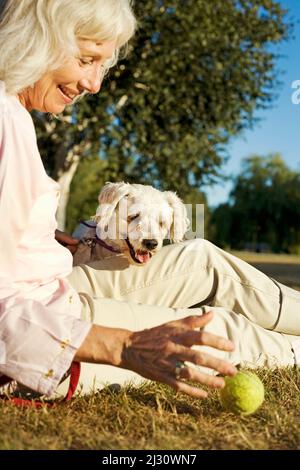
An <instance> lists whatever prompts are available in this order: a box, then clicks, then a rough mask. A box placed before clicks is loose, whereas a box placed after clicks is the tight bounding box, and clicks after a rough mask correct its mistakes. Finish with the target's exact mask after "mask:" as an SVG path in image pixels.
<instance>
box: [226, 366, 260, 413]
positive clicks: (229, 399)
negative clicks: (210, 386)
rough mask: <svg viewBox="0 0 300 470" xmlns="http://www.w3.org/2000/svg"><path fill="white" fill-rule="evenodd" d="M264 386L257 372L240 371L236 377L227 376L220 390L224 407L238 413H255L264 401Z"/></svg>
mask: <svg viewBox="0 0 300 470" xmlns="http://www.w3.org/2000/svg"><path fill="white" fill-rule="evenodd" d="M264 397H265V393H264V386H263V383H262V382H261V380H260V379H259V378H258V377H257V375H256V374H253V373H252V372H248V371H239V372H238V373H237V374H236V375H235V376H234V377H225V387H224V388H223V389H222V390H221V392H220V398H221V403H222V405H223V406H224V408H225V409H226V410H228V411H231V412H232V413H235V414H237V415H250V414H251V413H254V412H255V411H256V410H257V409H258V408H259V407H260V405H261V404H262V402H263V401H264Z"/></svg>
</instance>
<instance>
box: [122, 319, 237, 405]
mask: <svg viewBox="0 0 300 470" xmlns="http://www.w3.org/2000/svg"><path fill="white" fill-rule="evenodd" d="M211 319H212V313H211V312H209V313H207V314H204V315H202V316H190V317H186V318H184V319H182V320H178V321H174V322H170V323H165V324H163V325H160V326H157V327H155V328H151V329H148V330H143V331H138V332H133V333H132V334H131V335H130V337H129V341H128V343H127V346H126V347H125V349H124V351H123V353H122V356H121V363H120V367H123V368H125V369H130V370H133V371H135V372H137V373H138V374H140V375H142V376H143V377H145V378H147V379H151V380H156V381H159V382H163V383H166V384H168V385H170V386H171V387H173V388H174V389H175V390H177V391H179V392H184V393H186V394H188V395H191V396H194V397H196V398H205V397H206V396H207V392H205V391H204V390H201V389H199V388H197V387H193V386H191V385H189V384H188V383H186V382H184V380H186V379H187V380H193V381H196V382H199V383H200V384H203V385H208V386H209V387H212V388H222V387H223V386H224V385H225V382H224V379H223V378H221V377H214V376H212V375H208V374H206V373H204V372H201V371H200V370H199V369H198V370H197V368H194V367H189V366H188V365H185V366H184V367H183V368H182V369H181V370H180V377H177V378H176V374H175V369H176V366H177V365H178V363H184V362H185V361H187V362H190V363H193V364H195V365H197V366H204V367H208V368H211V369H214V370H216V371H217V372H219V373H220V374H223V375H235V373H236V372H237V370H236V368H235V367H234V366H233V365H231V364H229V363H228V362H226V361H224V360H221V359H218V358H216V357H214V356H212V355H210V354H207V353H204V352H201V351H199V350H195V349H191V346H193V345H203V346H210V347H212V348H216V349H220V350H223V351H233V349H234V345H233V343H232V342H231V341H229V340H227V339H225V338H221V337H219V336H216V335H213V334H210V333H206V332H205V331H201V330H200V331H199V330H195V328H197V329H199V328H203V327H204V326H205V325H206V324H207V323H208V322H210V321H211Z"/></svg>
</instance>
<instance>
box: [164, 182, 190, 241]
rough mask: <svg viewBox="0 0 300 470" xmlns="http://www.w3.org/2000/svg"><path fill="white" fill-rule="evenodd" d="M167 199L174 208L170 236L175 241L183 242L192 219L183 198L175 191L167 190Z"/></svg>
mask: <svg viewBox="0 0 300 470" xmlns="http://www.w3.org/2000/svg"><path fill="white" fill-rule="evenodd" d="M164 196H165V198H166V201H167V202H168V204H169V205H170V206H171V207H172V209H173V221H172V225H171V229H170V238H171V240H172V241H173V242H174V243H178V242H181V241H182V240H183V239H184V234H185V233H186V232H187V231H188V229H189V228H190V225H191V224H190V220H189V219H188V216H187V211H186V207H185V205H184V204H183V202H182V200H181V199H180V198H179V197H178V196H177V194H176V193H174V192H173V191H165V192H164Z"/></svg>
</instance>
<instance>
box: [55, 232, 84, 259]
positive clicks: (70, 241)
mask: <svg viewBox="0 0 300 470" xmlns="http://www.w3.org/2000/svg"><path fill="white" fill-rule="evenodd" d="M55 240H57V241H58V242H59V243H60V244H61V245H63V246H65V247H66V248H68V250H70V252H71V253H72V255H74V253H76V251H77V248H78V244H79V240H77V239H76V238H73V237H71V235H68V234H67V233H65V232H62V231H61V230H55Z"/></svg>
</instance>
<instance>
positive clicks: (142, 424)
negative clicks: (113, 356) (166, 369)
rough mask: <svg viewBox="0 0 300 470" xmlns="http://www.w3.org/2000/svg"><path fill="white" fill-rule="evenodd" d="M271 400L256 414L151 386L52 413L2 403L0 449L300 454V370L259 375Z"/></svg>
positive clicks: (82, 401)
mask: <svg viewBox="0 0 300 470" xmlns="http://www.w3.org/2000/svg"><path fill="white" fill-rule="evenodd" d="M258 375H259V376H260V378H261V379H262V381H263V383H264V384H265V389H266V399H265V402H264V403H263V405H262V407H261V408H260V409H259V410H258V411H257V412H256V413H255V414H254V415H251V416H249V417H248V418H246V417H237V416H235V415H233V414H231V413H228V412H226V411H224V410H223V409H222V406H221V404H220V401H219V397H218V392H216V391H214V392H212V393H211V395H210V397H209V398H208V399H207V400H204V401H203V400H196V399H193V398H190V397H187V396H184V395H179V394H176V393H175V392H173V391H172V390H170V389H169V388H167V387H165V386H162V385H155V384H148V385H144V386H142V387H139V388H130V387H129V388H127V389H123V390H121V391H120V392H112V391H110V390H109V389H104V390H103V391H101V392H99V393H98V394H94V395H92V396H90V397H86V398H84V397H83V398H76V399H74V400H73V401H72V402H71V403H70V404H67V405H66V404H64V405H58V406H57V407H56V408H53V409H42V410H34V409H20V408H17V407H14V406H13V405H9V404H7V403H3V402H2V403H0V413H1V420H0V448H1V449H52V450H54V449H122V450H128V449H147V450H149V449H154V450H155V449H174V450H178V449H297V448H298V449H299V448H300V413H299V410H300V371H295V370H293V369H285V370H275V371H270V370H265V369H261V370H260V371H258Z"/></svg>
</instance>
